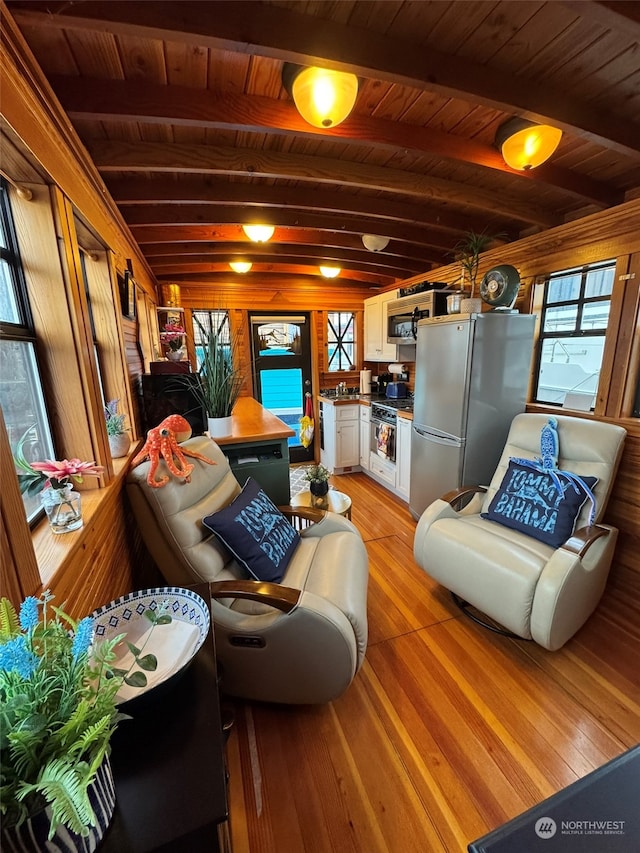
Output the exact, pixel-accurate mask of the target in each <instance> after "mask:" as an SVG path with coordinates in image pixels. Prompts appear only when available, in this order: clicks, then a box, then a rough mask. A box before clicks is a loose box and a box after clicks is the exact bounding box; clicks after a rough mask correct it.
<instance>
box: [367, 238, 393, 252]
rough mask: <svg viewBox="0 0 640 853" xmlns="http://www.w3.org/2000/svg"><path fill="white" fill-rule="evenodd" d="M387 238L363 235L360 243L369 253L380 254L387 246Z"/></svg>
mask: <svg viewBox="0 0 640 853" xmlns="http://www.w3.org/2000/svg"><path fill="white" fill-rule="evenodd" d="M389 239H390V238H389V237H378V236H377V234H363V235H362V242H363V243H364V247H365V249H368V250H369V251H370V252H381V251H382V250H383V249H386V248H387V246H388V245H389Z"/></svg>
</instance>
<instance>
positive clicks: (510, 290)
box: [480, 264, 520, 311]
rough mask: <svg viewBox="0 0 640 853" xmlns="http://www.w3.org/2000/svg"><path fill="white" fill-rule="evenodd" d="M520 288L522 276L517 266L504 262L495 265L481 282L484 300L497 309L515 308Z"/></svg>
mask: <svg viewBox="0 0 640 853" xmlns="http://www.w3.org/2000/svg"><path fill="white" fill-rule="evenodd" d="M519 289H520V276H519V275H518V270H517V269H516V268H515V267H512V266H509V264H503V265H502V266H500V267H495V268H494V269H492V270H489V272H488V273H487V274H486V275H485V276H484V278H483V279H482V281H481V282H480V296H481V297H482V300H483V301H484V302H486V303H487V305H491V307H492V308H495V309H497V310H503V311H504V310H508V309H510V308H513V306H514V304H515V301H516V299H517V298H518V290H519Z"/></svg>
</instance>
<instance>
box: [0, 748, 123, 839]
mask: <svg viewBox="0 0 640 853" xmlns="http://www.w3.org/2000/svg"><path fill="white" fill-rule="evenodd" d="M87 794H88V797H89V802H90V803H91V808H92V809H93V813H94V815H95V820H96V825H95V826H93V827H89V835H87V836H84V837H83V836H81V835H77V834H76V833H75V832H71V831H70V830H69V829H67V828H66V827H65V826H63V825H61V826H59V827H58V829H57V830H56V832H55V834H54V836H53V838H52V839H51V841H48V837H49V827H50V826H51V807H50V806H47V808H45V809H42V810H41V811H39V812H36V813H35V814H33V815H31V816H30V817H28V818H27V819H26V820H25V821H24V822H23V823H22V824H20V826H18V827H16V826H12V827H7V826H3V829H2V836H1V838H2V850H7V851H14V850H15V851H20V853H43V851H48V850H51V851H62V850H64V851H65V853H76V851H77V853H93V851H94V850H96V849H97V848H98V845H99V843H100V841H101V840H102V838H103V836H104V834H105V832H106V831H107V828H108V826H109V824H110V823H111V818H112V817H113V811H114V808H115V804H116V791H115V787H114V784H113V775H112V773H111V765H110V764H109V759H108V758H106V757H105V759H104V761H103V762H102V764H101V765H100V767H99V768H98V772H97V773H96V778H95V779H94V780H93V782H92V783H91V785H89V788H88V791H87Z"/></svg>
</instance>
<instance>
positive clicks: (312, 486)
mask: <svg viewBox="0 0 640 853" xmlns="http://www.w3.org/2000/svg"><path fill="white" fill-rule="evenodd" d="M329 477H330V474H329V470H328V469H327V468H325V467H324V465H320V464H318V465H311V466H310V467H309V468H307V470H306V471H305V475H304V479H305V480H308V482H309V491H310V492H311V494H312V495H316V497H322V496H323V495H326V494H327V492H328V491H329Z"/></svg>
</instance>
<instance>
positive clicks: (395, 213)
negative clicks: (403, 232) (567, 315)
mask: <svg viewBox="0 0 640 853" xmlns="http://www.w3.org/2000/svg"><path fill="white" fill-rule="evenodd" d="M106 184H107V186H108V188H109V192H110V193H111V195H112V197H113V199H114V201H115V202H116V203H117V204H118V205H119V206H120V207H121V208H122V207H126V206H136V205H143V204H153V205H156V204H191V203H196V202H197V203H202V204H212V205H227V206H228V205H233V204H237V205H242V206H243V207H246V206H254V207H258V208H260V210H258V211H255V212H253V216H254V219H255V221H256V222H258V221H262V219H264V217H265V216H268V208H289V209H291V208H295V209H298V210H309V211H316V212H318V213H325V214H330V213H334V214H338V215H344V214H346V215H351V216H362V217H379V218H380V219H381V220H382V221H381V222H380V225H379V228H381V229H383V231H379V232H376V233H381V234H383V232H384V226H385V220H393V221H397V222H407V223H416V222H418V223H422V222H428V223H429V225H430V227H431V228H433V229H434V231H439V230H442V231H443V232H446V234H447V237H446V238H445V237H444V236H442V235H441V236H440V238H439V239H438V240H436V241H434V244H433V246H434V248H439V249H443V248H446V246H448V245H449V244H450V242H451V233H454V234H455V235H456V236H458V235H459V234H460V232H461V231H471V230H474V231H481V230H482V227H483V226H484V224H485V221H481V220H480V218H479V217H465V216H456V215H454V214H452V213H451V212H450V211H448V210H443V209H442V208H439V207H435V206H433V205H428V204H417V203H416V202H415V201H413V202H411V203H405V202H402V201H396V200H394V199H389V198H386V197H380V196H373V195H370V194H367V193H362V192H360V193H358V194H347V193H345V192H340V191H339V190H338V188H336V189H331V188H330V189H318V188H316V189H314V191H313V192H312V193H310V192H309V190H308V188H307V187H306V186H298V187H296V186H282V185H273V184H269V183H267V182H266V181H259V180H258V179H256V180H255V181H252V182H251V183H231V182H230V181H227V180H215V179H212V178H211V177H208V176H205V177H203V178H193V177H183V176H182V175H178V176H176V177H175V178H172V179H171V180H167V178H166V176H163V177H155V178H151V179H145V178H137V177H134V178H118V179H117V180H113V179H112V180H109V178H108V176H107V179H106ZM515 236H516V235H511V237H512V238H515Z"/></svg>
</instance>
